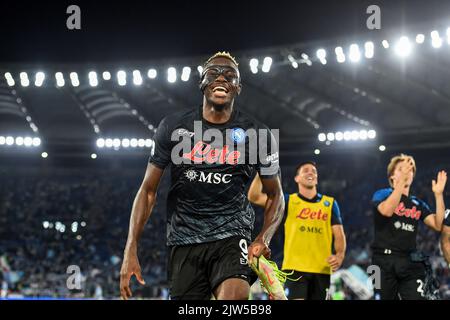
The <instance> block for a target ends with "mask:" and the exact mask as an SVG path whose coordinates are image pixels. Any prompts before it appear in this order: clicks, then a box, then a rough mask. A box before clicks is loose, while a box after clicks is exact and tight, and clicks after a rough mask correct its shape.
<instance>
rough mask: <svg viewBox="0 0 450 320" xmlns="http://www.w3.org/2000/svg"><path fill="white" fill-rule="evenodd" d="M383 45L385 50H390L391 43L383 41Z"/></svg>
mask: <svg viewBox="0 0 450 320" xmlns="http://www.w3.org/2000/svg"><path fill="white" fill-rule="evenodd" d="M381 44H382V45H383V47H384V48H385V49H389V41H387V40H383V41H381Z"/></svg>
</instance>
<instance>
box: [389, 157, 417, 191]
mask: <svg viewBox="0 0 450 320" xmlns="http://www.w3.org/2000/svg"><path fill="white" fill-rule="evenodd" d="M398 166H399V170H400V176H399V178H397V179H396V178H395V177H394V178H393V179H394V186H395V187H400V188H404V187H405V186H406V184H407V183H408V179H409V175H410V173H411V172H413V171H414V164H413V162H412V159H411V158H408V159H406V161H402V162H401V163H400V164H399V165H398Z"/></svg>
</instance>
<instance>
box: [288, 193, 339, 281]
mask: <svg viewBox="0 0 450 320" xmlns="http://www.w3.org/2000/svg"><path fill="white" fill-rule="evenodd" d="M333 201H334V199H333V198H332V197H328V196H325V195H322V199H321V200H320V201H319V202H317V203H312V202H308V201H304V200H303V199H301V198H300V197H299V196H298V195H297V194H296V193H294V194H291V195H289V202H288V210H287V217H286V222H285V224H284V259H283V267H282V268H283V269H285V270H297V271H301V272H311V273H322V274H331V268H330V266H329V265H328V263H327V261H326V260H327V258H328V257H329V256H330V255H331V246H332V241H333V234H332V231H331V215H332V207H333Z"/></svg>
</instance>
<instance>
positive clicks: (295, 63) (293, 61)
mask: <svg viewBox="0 0 450 320" xmlns="http://www.w3.org/2000/svg"><path fill="white" fill-rule="evenodd" d="M288 60H289V61H290V62H291V65H292V68H294V69H297V68H298V62H297V61H296V60H295V59H294V57H293V56H292V55H291V54H290V55H288Z"/></svg>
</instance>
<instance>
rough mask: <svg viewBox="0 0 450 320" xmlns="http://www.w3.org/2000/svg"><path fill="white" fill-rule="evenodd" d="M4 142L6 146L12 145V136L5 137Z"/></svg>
mask: <svg viewBox="0 0 450 320" xmlns="http://www.w3.org/2000/svg"><path fill="white" fill-rule="evenodd" d="M5 143H6V145H7V146H12V145H13V144H14V138H13V137H11V136H8V137H6V139H5Z"/></svg>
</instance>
